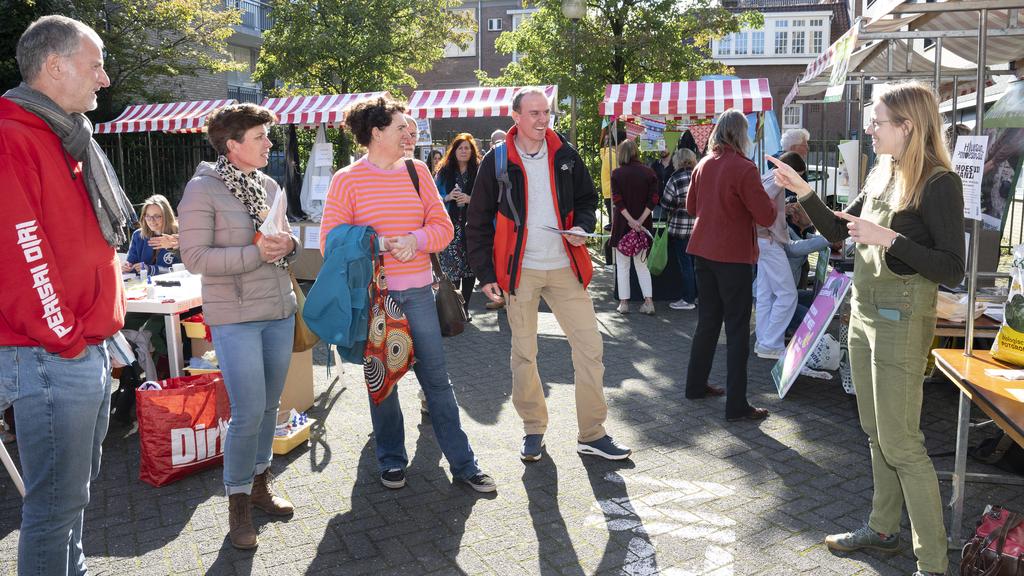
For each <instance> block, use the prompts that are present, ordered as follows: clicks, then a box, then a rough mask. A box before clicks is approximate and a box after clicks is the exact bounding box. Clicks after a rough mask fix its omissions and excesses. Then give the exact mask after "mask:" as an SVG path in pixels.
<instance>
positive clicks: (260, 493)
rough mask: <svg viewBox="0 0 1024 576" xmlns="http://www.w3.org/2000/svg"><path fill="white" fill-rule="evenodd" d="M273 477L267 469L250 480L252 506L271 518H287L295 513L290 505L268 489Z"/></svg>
mask: <svg viewBox="0 0 1024 576" xmlns="http://www.w3.org/2000/svg"><path fill="white" fill-rule="evenodd" d="M271 480H273V477H272V476H271V475H270V470H269V469H267V470H265V471H264V472H263V474H259V475H257V476H256V477H255V478H253V479H252V505H253V506H255V507H257V508H259V509H260V510H263V511H264V512H266V513H267V514H270V515H271V516H288V515H290V514H292V513H293V512H295V507H294V506H292V503H291V502H289V501H287V500H285V499H284V498H281V497H280V496H277V495H275V494H274V491H273V490H272V489H271V488H270V482H271Z"/></svg>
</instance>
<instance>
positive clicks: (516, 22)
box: [508, 8, 537, 62]
mask: <svg viewBox="0 0 1024 576" xmlns="http://www.w3.org/2000/svg"><path fill="white" fill-rule="evenodd" d="M536 11H537V9H536V8H527V9H524V10H509V11H508V14H511V15H512V29H513V30H516V29H518V28H519V27H520V26H522V25H523V22H526V21H527V20H529V19H530V17H531V16H533V13H534V12H536ZM519 58H520V56H519V53H518V52H513V53H512V61H513V62H519Z"/></svg>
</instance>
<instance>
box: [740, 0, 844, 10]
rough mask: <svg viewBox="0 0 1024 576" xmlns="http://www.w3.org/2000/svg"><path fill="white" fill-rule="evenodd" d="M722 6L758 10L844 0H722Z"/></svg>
mask: <svg viewBox="0 0 1024 576" xmlns="http://www.w3.org/2000/svg"><path fill="white" fill-rule="evenodd" d="M721 2H722V7H723V8H726V9H736V8H738V9H743V10H757V9H761V8H792V7H794V6H831V5H832V4H843V3H844V0H831V1H827V2H821V1H820V0H721Z"/></svg>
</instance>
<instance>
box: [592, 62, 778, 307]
mask: <svg viewBox="0 0 1024 576" xmlns="http://www.w3.org/2000/svg"><path fill="white" fill-rule="evenodd" d="M731 108H735V109H737V110H739V111H741V112H743V113H744V114H754V115H755V122H754V125H755V126H756V127H757V128H756V129H755V134H757V135H758V136H760V135H762V134H763V131H762V130H761V129H760V127H761V126H762V125H763V118H764V113H765V112H767V111H770V110H771V109H772V93H771V90H770V89H769V86H768V80H767V79H765V78H754V79H740V78H734V79H714V80H693V81H685V82H654V83H642V84H609V85H608V86H606V87H605V96H604V100H603V101H602V102H601V104H600V107H599V108H598V110H599V113H600V114H601V116H603V117H605V118H606V119H607V121H608V123H609V124H611V126H612V128H611V129H610V130H608V131H607V136H608V139H609V144H610V145H611V146H615V145H617V144H618V142H617V138H616V135H617V133H618V130H617V123H618V122H620V121H622V122H625V123H626V127H625V128H626V133H627V134H630V135H635V136H636V137H638V138H644V137H645V134H648V133H656V132H659V131H660V132H663V131H664V129H665V127H666V126H667V124H668V123H669V122H673V123H675V125H676V126H677V127H679V128H687V127H693V130H692V133H694V135H695V138H699V139H700V140H702V141H698V142H697V145H698V147H700V148H701V149H703V148H704V145H705V144H706V142H707V138H708V136H709V135H710V132H711V131H710V124H709V122H713V121H714V119H715V118H716V117H717V116H718V115H719V114H721V113H722V112H725V111H726V110H729V109H731ZM755 141H756V142H757V144H756V147H755V152H754V153H755V154H756V155H757V156H758V157H763V154H762V153H760V150H762V149H763V139H762V138H760V137H757V138H755ZM763 164H764V160H763V158H761V160H760V163H759V165H762V166H763ZM762 169H763V168H762ZM612 216H613V217H614V214H613V215H612ZM630 276H631V280H630V282H631V284H632V288H631V290H630V293H631V294H634V295H639V294H641V291H640V287H639V281H638V280H637V279H636V271H635V270H631V271H630ZM681 278H682V276H681V272H680V270H679V264H678V262H676V259H675V258H669V259H668V264H667V266H666V267H665V270H664V271H663V272H662V273H661V274H660V275H658V276H655V277H654V278H653V284H654V286H653V288H654V299H655V300H678V299H679V298H680V297H682V280H681ZM615 297H616V298H618V289H616V291H615Z"/></svg>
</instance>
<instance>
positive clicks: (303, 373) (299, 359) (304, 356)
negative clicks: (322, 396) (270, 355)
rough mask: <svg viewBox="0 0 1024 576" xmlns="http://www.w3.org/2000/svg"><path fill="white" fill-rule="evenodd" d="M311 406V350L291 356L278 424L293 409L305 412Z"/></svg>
mask: <svg viewBox="0 0 1024 576" xmlns="http://www.w3.org/2000/svg"><path fill="white" fill-rule="evenodd" d="M311 406H313V350H312V349H309V350H306V351H305V352H296V353H294V354H292V363H291V365H289V366H288V377H287V379H286V380H285V382H284V391H283V392H282V393H281V407H280V408H279V409H278V411H277V418H278V420H277V421H278V422H283V421H284V420H283V419H286V418H288V413H289V412H290V411H291V410H292V408H294V409H295V410H297V411H298V412H305V411H306V410H309V408H310V407H311Z"/></svg>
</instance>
